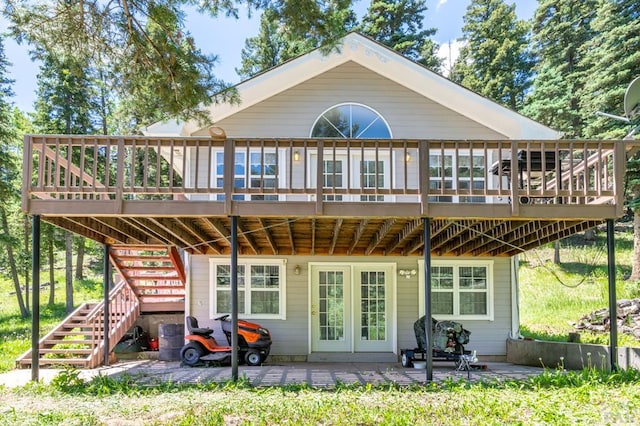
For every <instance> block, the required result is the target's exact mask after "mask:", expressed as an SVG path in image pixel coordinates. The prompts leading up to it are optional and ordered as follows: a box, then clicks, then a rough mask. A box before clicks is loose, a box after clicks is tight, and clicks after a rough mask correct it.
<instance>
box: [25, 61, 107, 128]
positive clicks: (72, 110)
mask: <svg viewBox="0 0 640 426" xmlns="http://www.w3.org/2000/svg"><path fill="white" fill-rule="evenodd" d="M37 78H38V88H37V91H36V96H37V98H36V101H35V105H34V107H35V114H34V120H33V122H34V125H35V126H36V128H37V131H38V132H42V133H53V134H65V135H70V134H76V135H82V134H92V133H94V132H95V124H94V120H95V117H94V111H95V109H96V99H97V98H96V92H95V89H94V87H92V84H91V81H90V80H89V79H88V78H87V69H86V67H85V66H84V65H83V64H81V63H78V62H76V61H75V60H73V59H71V58H69V57H66V58H64V57H63V58H57V57H54V56H52V55H47V56H45V57H44V58H43V61H42V66H41V67H40V72H39V73H38V77H37Z"/></svg>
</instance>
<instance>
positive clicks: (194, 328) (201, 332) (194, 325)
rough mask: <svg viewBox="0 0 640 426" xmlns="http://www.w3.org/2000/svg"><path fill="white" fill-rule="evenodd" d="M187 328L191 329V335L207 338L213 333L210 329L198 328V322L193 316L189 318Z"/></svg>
mask: <svg viewBox="0 0 640 426" xmlns="http://www.w3.org/2000/svg"><path fill="white" fill-rule="evenodd" d="M187 328H188V329H189V334H195V335H198V336H205V337H207V336H210V335H211V333H213V330H212V329H210V328H209V327H198V320H197V319H196V318H195V317H192V316H188V317H187Z"/></svg>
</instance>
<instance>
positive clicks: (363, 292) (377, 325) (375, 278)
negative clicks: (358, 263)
mask: <svg viewBox="0 0 640 426" xmlns="http://www.w3.org/2000/svg"><path fill="white" fill-rule="evenodd" d="M385 282H386V276H385V273H384V272H382V271H377V272H364V271H363V272H361V273H360V297H361V302H360V309H361V311H362V312H361V319H362V321H361V324H360V338H361V339H362V340H385V339H386V331H387V330H386V317H385V299H384V298H385V291H384V288H385Z"/></svg>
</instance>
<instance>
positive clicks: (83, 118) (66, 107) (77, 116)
mask: <svg viewBox="0 0 640 426" xmlns="http://www.w3.org/2000/svg"><path fill="white" fill-rule="evenodd" d="M36 94H37V99H36V102H35V113H34V120H33V121H34V125H35V127H36V129H37V131H38V132H41V133H54V134H93V133H96V128H97V127H99V120H98V119H97V114H96V111H97V110H98V105H99V104H98V92H97V90H96V87H95V86H94V85H93V82H92V81H91V80H90V78H89V73H88V71H87V66H86V64H84V63H82V62H79V61H77V60H76V59H74V58H71V57H69V56H62V57H56V56H53V55H45V56H44V57H43V63H42V66H41V67H40V73H39V74H38V89H37V91H36ZM75 154H76V153H72V155H75ZM50 226H51V225H45V226H44V227H43V233H42V235H43V236H44V237H45V240H46V241H44V244H43V245H44V246H46V245H47V244H48V245H49V250H48V253H49V256H50V259H49V265H50V267H51V265H53V263H54V262H53V259H52V258H51V257H52V256H53V250H52V248H53V244H54V243H55V242H56V241H57V239H56V233H55V231H54V230H53V229H50V228H49V227H50ZM64 241H65V245H66V246H67V247H66V268H65V276H66V280H65V281H66V282H65V289H66V291H65V294H66V308H67V312H71V311H72V310H73V307H74V303H73V270H72V269H73V267H72V263H71V249H72V244H73V240H72V234H71V232H70V231H65V237H64ZM50 285H51V287H50V297H49V303H51V304H52V303H53V301H54V288H55V285H54V283H53V282H51V283H50Z"/></svg>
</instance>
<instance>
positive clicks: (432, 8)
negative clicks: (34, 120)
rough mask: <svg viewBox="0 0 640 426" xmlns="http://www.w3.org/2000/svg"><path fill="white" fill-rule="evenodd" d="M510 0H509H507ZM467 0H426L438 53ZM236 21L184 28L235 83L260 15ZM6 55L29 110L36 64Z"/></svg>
mask: <svg viewBox="0 0 640 426" xmlns="http://www.w3.org/2000/svg"><path fill="white" fill-rule="evenodd" d="M508 2H509V3H511V1H508ZM513 3H515V4H516V13H517V14H518V16H519V17H520V18H523V19H528V18H530V17H531V16H533V13H534V11H535V8H536V7H537V4H538V2H537V1H536V0H517V1H513ZM468 4H469V1H468V0H432V1H427V6H428V8H429V9H428V10H427V12H426V15H425V27H427V28H436V29H437V33H436V34H435V36H434V39H435V40H436V41H437V42H438V43H439V44H441V55H442V56H448V55H449V52H451V54H452V55H453V56H455V55H456V52H457V50H458V43H456V39H457V38H459V37H460V36H461V28H462V24H463V22H462V17H463V15H464V13H465V10H466V8H467V5H468ZM368 5H369V0H355V1H354V8H355V10H356V13H358V15H359V16H361V15H362V14H364V13H365V12H366V9H367V7H368ZM241 15H242V17H241V19H239V20H235V19H233V18H215V19H214V18H210V17H208V16H203V15H198V14H196V13H190V14H188V18H187V27H188V28H189V29H190V32H191V34H192V35H193V36H194V38H195V40H196V43H197V45H198V46H199V47H200V48H201V49H202V50H203V51H205V52H208V53H213V54H216V55H218V59H219V62H218V64H217V66H216V70H217V72H216V76H217V77H218V78H221V79H223V80H225V81H227V82H229V83H237V82H238V81H239V78H238V76H237V74H236V72H235V68H237V67H239V66H240V51H241V50H242V47H243V46H244V41H245V39H246V38H247V37H252V36H255V35H256V34H257V33H258V27H259V22H260V17H259V15H258V14H255V13H254V16H253V17H252V18H251V19H249V18H248V17H247V14H246V13H241ZM6 25H7V22H6V21H5V20H4V19H2V18H0V28H2V29H1V30H0V31H2V32H4V27H6ZM4 41H5V54H6V56H7V58H8V60H9V61H10V62H11V63H12V64H13V65H12V66H11V67H10V68H9V72H10V75H9V77H10V78H12V79H13V80H15V83H14V85H13V90H14V92H15V93H16V96H14V98H13V101H14V103H15V104H16V105H17V106H18V107H19V108H20V109H21V110H23V111H32V110H33V102H34V100H35V93H34V92H35V89H36V75H37V73H38V66H39V65H38V64H36V63H33V62H31V60H30V59H29V54H28V47H27V46H24V45H22V46H19V45H17V44H16V43H15V42H14V41H13V40H11V39H9V38H5V40H4Z"/></svg>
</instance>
